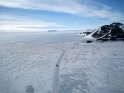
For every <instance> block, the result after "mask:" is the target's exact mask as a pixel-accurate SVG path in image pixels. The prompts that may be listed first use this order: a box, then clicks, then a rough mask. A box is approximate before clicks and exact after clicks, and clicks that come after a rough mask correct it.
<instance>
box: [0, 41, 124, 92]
mask: <svg viewBox="0 0 124 93" xmlns="http://www.w3.org/2000/svg"><path fill="white" fill-rule="evenodd" d="M123 48H124V42H104V43H100V42H94V43H81V42H66V43H46V44H44V43H16V42H13V43H11V42H10V43H0V93H52V92H54V91H57V93H124V78H123V77H124V74H123V72H124V49H123ZM62 50H64V51H63V52H62ZM60 63H61V64H60ZM59 80H60V82H59Z"/></svg>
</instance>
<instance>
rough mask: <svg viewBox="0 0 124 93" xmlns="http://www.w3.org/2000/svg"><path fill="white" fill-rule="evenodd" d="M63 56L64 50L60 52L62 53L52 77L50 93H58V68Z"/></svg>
mask: <svg viewBox="0 0 124 93" xmlns="http://www.w3.org/2000/svg"><path fill="white" fill-rule="evenodd" d="M64 54H65V50H62V53H61V55H60V57H59V59H58V61H57V63H56V66H55V70H54V76H53V91H52V93H59V67H60V63H61V62H62V59H63V56H64Z"/></svg>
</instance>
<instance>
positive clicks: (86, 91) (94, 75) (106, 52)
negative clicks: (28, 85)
mask: <svg viewBox="0 0 124 93" xmlns="http://www.w3.org/2000/svg"><path fill="white" fill-rule="evenodd" d="M67 46H68V48H67V51H66V53H65V56H64V58H63V61H62V63H61V69H60V93H124V78H123V77H124V74H123V72H124V58H123V57H124V49H123V48H124V43H123V42H106V43H91V44H86V43H84V44H83V43H77V44H76V45H75V46H74V47H71V46H70V45H67Z"/></svg>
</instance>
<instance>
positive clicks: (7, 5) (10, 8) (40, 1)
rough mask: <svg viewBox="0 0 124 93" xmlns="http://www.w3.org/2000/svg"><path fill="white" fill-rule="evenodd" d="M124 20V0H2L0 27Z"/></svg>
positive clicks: (69, 26) (65, 26)
mask: <svg viewBox="0 0 124 93" xmlns="http://www.w3.org/2000/svg"><path fill="white" fill-rule="evenodd" d="M115 21H119V22H124V0H0V26H1V27H0V31H9V32H11V31H43V30H51V29H60V30H63V29H89V28H94V27H99V26H101V25H104V24H110V23H111V22H115Z"/></svg>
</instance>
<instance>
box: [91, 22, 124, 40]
mask: <svg viewBox="0 0 124 93" xmlns="http://www.w3.org/2000/svg"><path fill="white" fill-rule="evenodd" d="M122 27H123V24H122V23H116V22H114V23H112V24H110V25H104V26H102V27H100V28H99V29H98V30H97V31H96V32H95V33H94V34H93V35H92V37H93V38H96V39H97V40H120V39H122V40H123V39H124V31H123V28H122Z"/></svg>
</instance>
